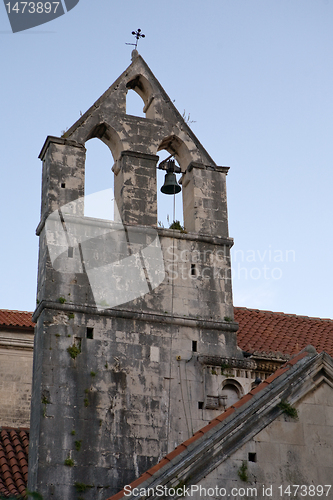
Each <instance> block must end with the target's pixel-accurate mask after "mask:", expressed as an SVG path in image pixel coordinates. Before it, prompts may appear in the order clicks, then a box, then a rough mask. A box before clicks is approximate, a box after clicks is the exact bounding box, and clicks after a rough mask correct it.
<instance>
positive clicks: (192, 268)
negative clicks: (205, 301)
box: [191, 264, 197, 276]
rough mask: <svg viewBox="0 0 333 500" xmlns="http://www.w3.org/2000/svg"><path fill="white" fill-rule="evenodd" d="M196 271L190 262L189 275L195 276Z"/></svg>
mask: <svg viewBox="0 0 333 500" xmlns="http://www.w3.org/2000/svg"><path fill="white" fill-rule="evenodd" d="M196 274H197V273H196V271H195V264H191V276H195V275H196Z"/></svg>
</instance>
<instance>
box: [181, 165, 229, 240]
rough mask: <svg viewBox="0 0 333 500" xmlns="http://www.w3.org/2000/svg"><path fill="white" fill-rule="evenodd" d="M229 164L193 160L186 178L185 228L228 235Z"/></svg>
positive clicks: (192, 231) (192, 230)
mask: <svg viewBox="0 0 333 500" xmlns="http://www.w3.org/2000/svg"><path fill="white" fill-rule="evenodd" d="M228 170H229V168H228V167H215V168H213V167H207V166H205V165H202V164H200V163H196V162H192V163H190V165H189V166H188V168H187V170H186V172H185V174H184V175H183V178H182V186H183V207H184V225H185V229H186V230H187V231H189V232H191V233H199V234H206V235H210V236H221V237H224V238H227V237H228V234H229V232H228V212H227V195H226V175H227V173H228Z"/></svg>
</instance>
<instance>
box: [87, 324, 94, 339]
mask: <svg viewBox="0 0 333 500" xmlns="http://www.w3.org/2000/svg"><path fill="white" fill-rule="evenodd" d="M93 338H94V329H93V328H91V327H89V326H88V327H87V339H93Z"/></svg>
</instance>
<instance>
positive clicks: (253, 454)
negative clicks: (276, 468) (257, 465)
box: [249, 453, 257, 462]
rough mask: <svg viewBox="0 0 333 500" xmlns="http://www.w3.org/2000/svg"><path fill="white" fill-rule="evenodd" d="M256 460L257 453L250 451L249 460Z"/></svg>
mask: <svg viewBox="0 0 333 500" xmlns="http://www.w3.org/2000/svg"><path fill="white" fill-rule="evenodd" d="M256 461H257V454H256V453H249V462H256Z"/></svg>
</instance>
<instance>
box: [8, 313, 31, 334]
mask: <svg viewBox="0 0 333 500" xmlns="http://www.w3.org/2000/svg"><path fill="white" fill-rule="evenodd" d="M4 327H18V328H24V329H26V328H29V330H31V331H32V332H33V329H34V327H35V323H33V322H32V313H31V312H28V311H9V310H7V309H0V328H4Z"/></svg>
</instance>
